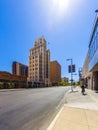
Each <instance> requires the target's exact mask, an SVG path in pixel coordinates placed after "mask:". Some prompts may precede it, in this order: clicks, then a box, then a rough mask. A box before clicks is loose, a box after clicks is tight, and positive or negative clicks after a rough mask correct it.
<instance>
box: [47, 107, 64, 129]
mask: <svg viewBox="0 0 98 130" xmlns="http://www.w3.org/2000/svg"><path fill="white" fill-rule="evenodd" d="M63 109H64V106H63V107H62V108H61V109H60V111H59V112H58V114H57V115H56V117H55V118H54V119H53V121H52V122H51V124H50V125H49V127H48V128H47V130H52V128H53V126H54V124H55V123H56V121H57V119H58V118H59V116H60V114H61V112H62V110H63Z"/></svg>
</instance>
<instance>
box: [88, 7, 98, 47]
mask: <svg viewBox="0 0 98 130" xmlns="http://www.w3.org/2000/svg"><path fill="white" fill-rule="evenodd" d="M95 12H96V16H95V20H94V24H93V27H92V31H91V35H90V40H89V46H90V44H91V40H92V37H93V33H94V30H95V27H96V24H97V21H98V10H96V11H95Z"/></svg>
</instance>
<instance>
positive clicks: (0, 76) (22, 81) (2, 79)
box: [0, 71, 27, 88]
mask: <svg viewBox="0 0 98 130" xmlns="http://www.w3.org/2000/svg"><path fill="white" fill-rule="evenodd" d="M26 84H27V77H26V76H18V75H14V74H11V73H9V72H6V71H0V88H24V87H26Z"/></svg>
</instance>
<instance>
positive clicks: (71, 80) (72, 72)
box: [67, 59, 73, 92]
mask: <svg viewBox="0 0 98 130" xmlns="http://www.w3.org/2000/svg"><path fill="white" fill-rule="evenodd" d="M69 60H70V61H71V90H72V92H73V87H72V82H73V70H72V69H73V68H72V65H73V60H72V59H67V61H69Z"/></svg>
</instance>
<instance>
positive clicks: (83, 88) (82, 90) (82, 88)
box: [81, 79, 86, 95]
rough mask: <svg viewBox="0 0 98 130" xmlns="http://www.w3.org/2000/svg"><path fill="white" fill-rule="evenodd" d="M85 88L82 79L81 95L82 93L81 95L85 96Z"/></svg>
mask: <svg viewBox="0 0 98 130" xmlns="http://www.w3.org/2000/svg"><path fill="white" fill-rule="evenodd" d="M85 87H86V85H85V80H84V79H82V85H81V93H82V94H83V95H85Z"/></svg>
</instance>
